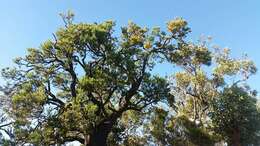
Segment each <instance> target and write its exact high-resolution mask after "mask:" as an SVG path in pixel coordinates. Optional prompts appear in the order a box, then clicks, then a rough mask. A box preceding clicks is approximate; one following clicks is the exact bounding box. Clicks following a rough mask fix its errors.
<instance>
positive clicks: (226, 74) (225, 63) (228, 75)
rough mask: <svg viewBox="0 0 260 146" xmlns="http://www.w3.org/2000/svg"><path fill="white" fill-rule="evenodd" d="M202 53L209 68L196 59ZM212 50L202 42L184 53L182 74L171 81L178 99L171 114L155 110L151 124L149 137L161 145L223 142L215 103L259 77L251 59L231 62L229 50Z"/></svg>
mask: <svg viewBox="0 0 260 146" xmlns="http://www.w3.org/2000/svg"><path fill="white" fill-rule="evenodd" d="M201 50H203V51H204V52H208V53H206V54H209V56H205V55H204V58H207V59H206V60H208V63H206V64H200V63H199V60H198V59H197V58H196V56H197V54H199V53H198V51H201ZM209 50H211V49H210V46H209V44H208V42H207V41H201V42H199V44H198V45H194V44H192V43H190V45H189V47H188V48H186V49H185V51H183V52H182V53H184V52H185V53H184V55H183V54H181V55H182V57H181V58H182V59H183V60H180V61H179V62H178V65H179V66H180V67H181V69H182V70H180V71H179V72H177V73H175V74H174V75H173V77H172V78H170V83H171V84H170V85H171V93H172V94H173V95H174V97H175V98H174V101H172V102H171V101H169V102H168V103H167V104H168V108H169V109H170V110H166V108H163V109H160V112H158V111H157V110H155V112H154V113H153V114H154V115H153V116H152V118H151V121H150V123H149V124H150V125H149V128H148V129H152V130H150V131H149V130H148V133H149V132H150V133H151V136H152V139H153V140H154V141H155V143H157V144H158V145H178V146H182V145H194V146H201V145H207V146H208V145H214V144H215V143H216V142H219V141H221V140H223V139H221V134H220V135H219V133H218V132H216V131H215V130H213V129H212V126H213V125H212V119H211V116H210V113H212V108H213V104H212V103H213V102H214V101H215V100H218V98H219V96H220V95H221V94H222V91H223V90H224V89H225V88H228V87H229V86H230V84H231V85H241V84H242V83H245V82H246V80H247V79H248V78H249V77H250V76H251V75H253V74H255V73H256V67H255V65H254V63H253V62H252V61H251V60H249V59H248V58H247V57H243V58H239V59H235V58H231V57H230V50H229V49H227V48H225V49H219V48H216V49H215V51H209ZM185 55H186V57H185ZM205 65H206V66H205ZM230 79H232V80H230ZM235 104H237V103H235ZM241 108H242V107H241ZM251 112H252V113H250V114H253V112H254V111H251ZM219 118H220V117H217V118H216V119H219ZM219 120H220V119H219ZM151 127H152V128H151ZM220 127H221V126H220ZM216 129H218V128H216ZM219 130H220V131H221V129H219ZM252 135H253V134H252ZM254 136H257V135H256V133H255V135H254ZM225 140H226V139H225Z"/></svg>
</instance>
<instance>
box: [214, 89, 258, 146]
mask: <svg viewBox="0 0 260 146" xmlns="http://www.w3.org/2000/svg"><path fill="white" fill-rule="evenodd" d="M256 103H257V100H256V98H255V97H254V95H252V94H249V93H248V91H247V90H245V89H244V88H242V87H238V86H237V85H233V86H232V87H230V88H225V89H224V91H223V92H222V94H221V95H220V97H219V98H217V99H216V100H215V101H214V102H213V111H212V112H211V113H210V115H211V118H212V123H213V126H214V130H215V132H216V133H219V134H220V135H221V136H222V137H223V139H224V140H225V141H226V142H227V143H228V145H231V146H233V145H235V146H241V145H249V144H251V145H259V144H260V141H259V138H260V135H259V131H260V112H259V111H258V110H257V104H256Z"/></svg>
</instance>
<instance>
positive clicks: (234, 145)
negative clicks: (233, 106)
mask: <svg viewBox="0 0 260 146" xmlns="http://www.w3.org/2000/svg"><path fill="white" fill-rule="evenodd" d="M231 146H241V143H240V131H239V129H238V128H236V129H235V130H234V132H233V135H232V139H231Z"/></svg>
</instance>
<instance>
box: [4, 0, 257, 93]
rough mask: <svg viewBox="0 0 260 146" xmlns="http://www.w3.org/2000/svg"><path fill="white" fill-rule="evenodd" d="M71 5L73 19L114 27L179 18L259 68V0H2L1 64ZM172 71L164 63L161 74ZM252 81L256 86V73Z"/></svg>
mask: <svg viewBox="0 0 260 146" xmlns="http://www.w3.org/2000/svg"><path fill="white" fill-rule="evenodd" d="M69 9H70V10H73V11H74V12H75V14H76V22H80V21H82V22H102V21H104V20H108V19H112V20H115V21H116V23H117V26H118V27H117V28H119V26H121V25H126V24H127V23H128V21H129V20H132V21H134V22H136V23H138V24H140V25H143V26H144V25H146V26H149V27H152V26H163V27H164V26H165V23H166V22H167V21H168V20H170V19H172V18H175V17H177V16H179V17H183V18H184V19H186V20H187V21H188V22H189V26H190V27H191V28H192V33H191V35H190V39H192V40H194V41H196V40H197V39H198V38H199V36H200V35H202V34H204V35H210V36H212V37H213V43H214V44H217V45H219V46H221V47H230V48H231V49H232V53H233V54H234V56H239V55H240V54H242V53H247V54H248V55H249V57H250V58H251V59H252V60H254V61H255V63H256V64H257V67H258V68H259V69H260V1H259V0H250V1H249V0H248V1H246V0H215V1H213V0H160V1H159V0H157V1H156V0H128V1H127V0H77V1H75V0H66V1H65V0H63V1H62V0H42V1H36V0H1V2H0V12H1V13H0V18H1V23H0V52H1V55H0V68H3V67H6V66H10V65H12V59H13V58H15V57H17V56H23V55H25V53H26V48H30V47H38V46H39V45H40V43H41V42H43V41H45V40H47V39H49V38H51V37H52V33H53V32H55V31H56V30H57V28H59V27H60V26H62V25H63V23H62V21H61V19H60V17H59V15H58V14H59V13H60V12H66V11H67V10H69ZM117 30H119V29H117ZM173 70H174V69H173V68H171V69H169V68H166V67H165V66H162V68H160V71H159V73H161V74H164V73H165V72H171V71H173ZM1 83H2V82H0V84H1ZM250 84H251V86H252V87H253V88H255V89H257V90H258V91H260V75H259V73H257V75H256V76H254V77H252V79H251V80H250Z"/></svg>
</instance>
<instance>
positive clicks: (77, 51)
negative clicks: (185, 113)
mask: <svg viewBox="0 0 260 146" xmlns="http://www.w3.org/2000/svg"><path fill="white" fill-rule="evenodd" d="M73 16H74V15H73V14H72V13H71V12H69V13H68V15H62V17H63V20H64V22H65V27H64V28H61V29H59V30H58V31H57V32H56V33H55V34H54V35H53V36H54V39H53V40H48V41H46V42H44V43H43V44H42V45H41V46H40V47H39V48H30V49H28V54H27V55H26V56H25V57H19V58H17V59H15V63H16V64H17V67H15V68H6V69H3V71H2V76H3V77H4V78H5V79H6V80H7V81H8V84H7V86H6V88H5V90H8V91H9V92H6V93H7V96H8V97H10V98H11V103H12V106H11V109H10V111H11V112H10V113H12V114H11V116H12V118H13V119H14V120H15V123H14V128H15V134H16V137H17V138H16V140H17V141H18V142H19V144H24V143H30V144H36V145H39V144H40V145H51V144H63V143H65V142H69V141H74V140H77V141H79V142H80V143H82V144H84V145H87V146H105V145H106V141H107V138H108V135H109V134H110V133H111V132H112V131H113V129H114V128H115V127H116V126H117V125H118V121H119V120H120V119H121V117H122V114H124V113H126V112H127V111H129V110H132V111H139V112H141V111H143V110H144V109H147V108H149V107H152V105H154V104H156V103H157V102H159V101H162V100H165V99H167V98H168V99H170V98H173V97H172V95H170V94H169V91H170V89H169V86H168V83H167V81H166V79H165V78H163V77H159V76H154V75H152V74H151V70H152V69H153V67H154V65H155V64H156V62H158V61H164V60H166V61H170V62H172V63H175V62H177V61H178V60H179V58H176V56H174V55H176V54H178V53H180V52H182V50H183V46H185V44H186V43H185V37H186V35H187V34H188V33H189V32H190V29H189V28H188V27H187V22H186V21H184V20H183V19H181V18H177V19H175V20H172V21H170V22H169V23H168V25H167V26H168V31H169V33H168V34H167V33H166V32H164V31H161V30H160V29H159V28H154V29H152V31H149V30H148V29H147V28H141V27H140V26H138V25H136V24H134V23H129V25H128V26H127V27H122V31H121V37H116V36H115V35H114V30H113V27H114V22H112V21H106V22H104V23H100V24H97V23H94V24H87V23H79V24H74V23H73V21H72V20H73ZM176 52H178V53H176ZM201 55H203V52H202V54H201ZM180 59H181V58H180Z"/></svg>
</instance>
